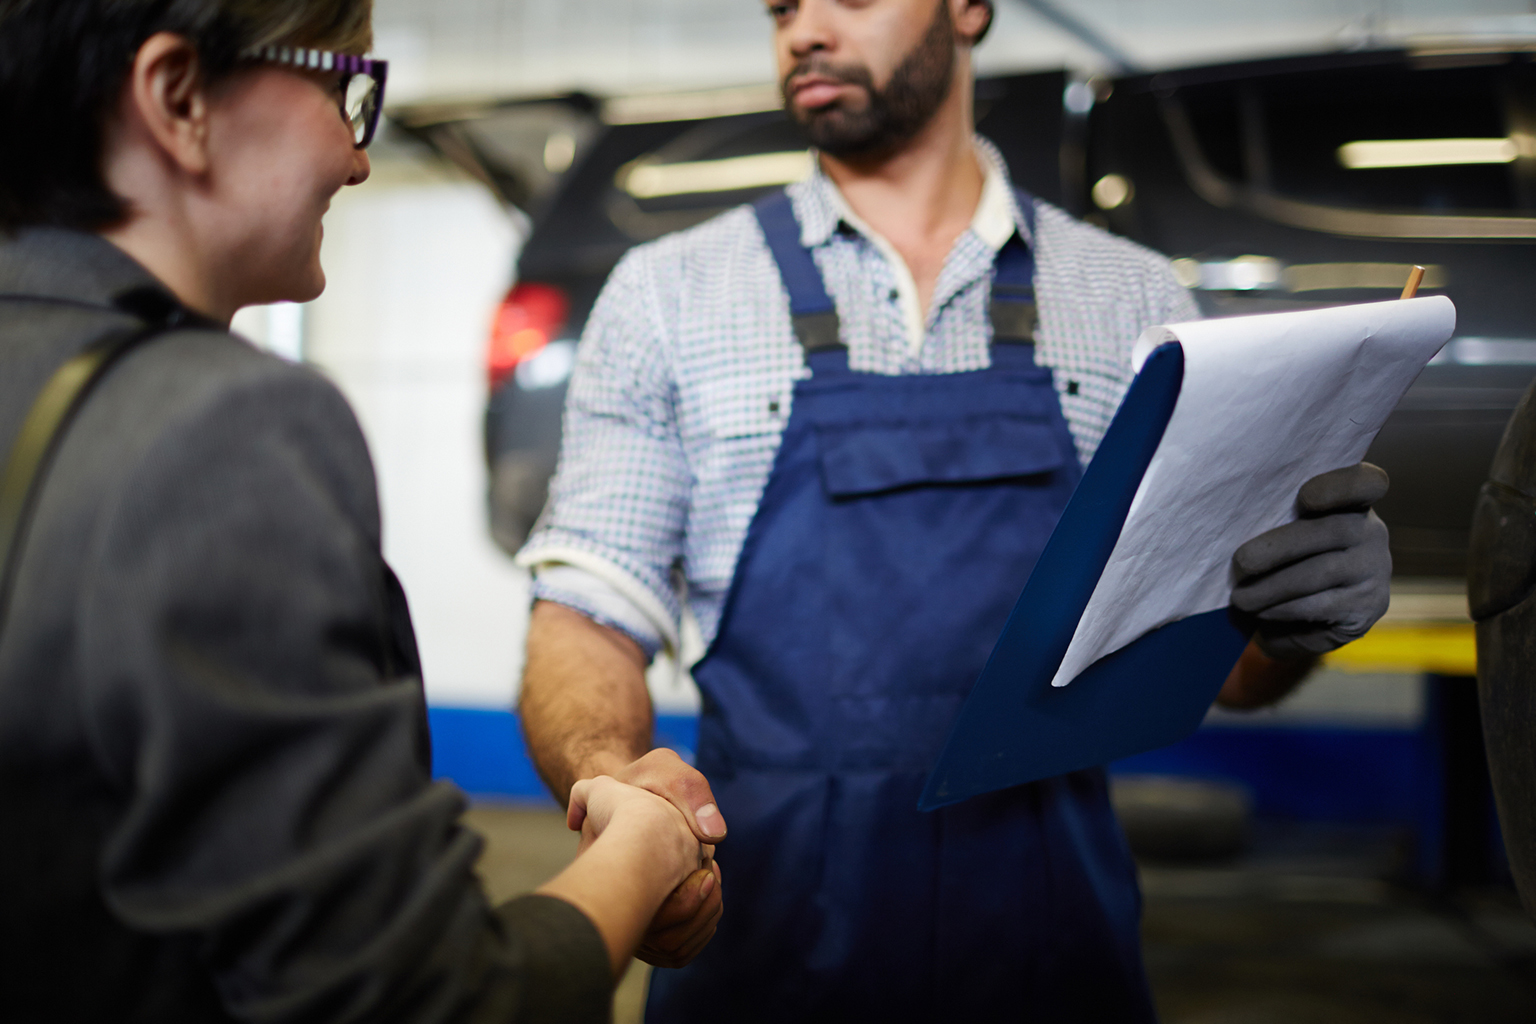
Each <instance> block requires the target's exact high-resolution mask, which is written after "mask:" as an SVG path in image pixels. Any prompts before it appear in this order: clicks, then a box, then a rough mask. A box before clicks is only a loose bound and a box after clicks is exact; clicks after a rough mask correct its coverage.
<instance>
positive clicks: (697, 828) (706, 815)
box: [612, 747, 725, 846]
mask: <svg viewBox="0 0 1536 1024" xmlns="http://www.w3.org/2000/svg"><path fill="white" fill-rule="evenodd" d="M612 774H613V777H614V778H616V779H618V780H619V781H620V782H626V783H628V784H629V785H631V786H638V787H640V788H641V789H648V790H650V791H651V792H652V793H655V794H656V795H657V796H659V797H661V798H663V799H665V800H669V801H671V803H672V806H674V807H676V808H677V809H678V810H679V811H682V812H683V818H684V819H685V820H686V821H687V822H688V826H689V827H690V828H692V829H693V834H694V835H695V836H697V837H698V840H699V842H701V843H706V844H709V845H711V846H713V845H714V844H715V843H718V842H719V841H720V840H722V839H724V838H725V819H724V818H722V817H721V816H720V808H718V807H716V806H715V794H714V793H713V792H711V791H710V788H709V780H708V779H706V778H704V776H703V775H702V774H700V773H699V771H698V769H696V768H693V767H691V766H690V765H689V764H688V763H687V762H686V761H684V760H683V759H682V758H680V757H678V756H677V754H675V753H674V752H672V751H671V750H668V749H667V748H666V747H657V748H656V749H655V750H653V751H651V752H650V753H649V754H646V755H645V756H644V757H642V758H639V759H638V760H635V761H631V762H630V763H629V764H627V765H625V766H624V767H623V768H620V769H619V770H618V771H616V772H613V773H612Z"/></svg>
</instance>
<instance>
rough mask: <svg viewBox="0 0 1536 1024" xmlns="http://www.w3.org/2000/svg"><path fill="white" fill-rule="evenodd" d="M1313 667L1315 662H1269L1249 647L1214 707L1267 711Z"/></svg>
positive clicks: (1295, 660)
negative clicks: (1216, 705)
mask: <svg viewBox="0 0 1536 1024" xmlns="http://www.w3.org/2000/svg"><path fill="white" fill-rule="evenodd" d="M1316 667H1317V659H1316V658H1296V659H1285V660H1280V659H1277V658H1271V657H1270V656H1269V655H1267V654H1265V653H1264V652H1263V651H1261V650H1259V645H1258V644H1255V643H1250V644H1249V645H1248V646H1247V647H1246V648H1244V650H1243V656H1242V657H1241V658H1239V659H1238V660H1237V664H1236V665H1234V666H1232V672H1231V673H1230V674H1229V675H1228V676H1227V681H1226V682H1225V683H1224V684H1223V685H1222V687H1221V692H1220V693H1219V694H1217V695H1216V703H1217V704H1219V705H1221V706H1222V707H1224V708H1231V709H1233V710H1236V711H1251V710H1253V709H1255V708H1262V707H1267V706H1268V705H1270V704H1273V703H1275V702H1276V701H1278V700H1280V699H1281V698H1282V697H1284V696H1285V695H1286V694H1288V693H1290V692H1291V691H1292V690H1294V689H1296V687H1297V686H1298V685H1300V683H1301V681H1302V680H1303V679H1305V678H1306V677H1307V676H1308V675H1309V674H1311V672H1312V670H1313V669H1314V668H1316Z"/></svg>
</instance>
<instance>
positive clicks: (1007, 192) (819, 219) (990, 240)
mask: <svg viewBox="0 0 1536 1024" xmlns="http://www.w3.org/2000/svg"><path fill="white" fill-rule="evenodd" d="M973 141H974V143H975V146H976V157H977V159H978V160H980V161H981V169H982V175H983V178H982V185H981V199H980V201H979V202H977V204H976V213H975V215H974V216H973V217H972V218H971V227H970V230H971V231H972V232H973V233H974V234H975V235H976V237H977V238H979V239H980V240H981V242H982V244H984V245H986V246H987V248H989V249H991V250H992V251H993V252H996V251H998V250H999V249H1001V248H1002V247H1003V246H1004V245H1006V244H1007V242H1008V239H1010V238H1012V237H1013V235H1014V233H1015V232H1017V233H1018V234H1019V237H1020V238H1022V239H1023V240H1024V243H1025V244H1026V245H1029V244H1032V242H1033V239H1032V238H1031V237H1030V232H1029V224H1028V222H1027V221H1025V219H1024V216H1023V213H1022V211H1021V210H1020V209H1019V204H1018V196H1017V194H1016V193H1015V192H1014V190H1013V188H1012V186H1011V185H1010V184H1009V178H1008V165H1007V163H1006V162H1004V160H1003V155H1002V154H1001V153H999V152H998V150H997V147H996V146H994V145H993V144H992V143H991V141H989V140H987V139H985V138H982V137H981V136H980V135H977V136H974V139H973ZM789 192H790V198H791V199H792V200H793V201H794V205H795V216H796V217H797V218H798V219H799V221H800V244H801V245H803V246H805V247H806V248H807V249H812V248H815V247H816V246H818V245H824V244H825V243H826V242H827V240H828V239H830V238H831V237H832V234H833V232H835V231H836V230H837V227H838V225H839V224H846V225H848V226H849V227H850V228H852V229H853V230H855V231H857V232H859V233H860V234H862V235H864V236H865V237H867V238H873V237H875V232H874V229H872V228H871V227H870V226H869V225H868V224H866V223H864V221H863V219H862V218H861V217H859V215H858V214H856V213H854V212H853V209H852V208H851V207H850V206H849V205H848V201H847V200H846V199H844V198H843V193H842V192H841V191H840V190H839V189H838V187H837V186H836V185H835V184H834V183H833V182H832V179H831V178H829V177H827V175H826V173H825V172H824V171H823V170H822V169H821V163H820V161H818V160H814V159H813V160H812V161H811V175H810V177H809V178H807V179H806V180H805V181H803V182H800V183H798V184H795V185H791V186H790V188H789Z"/></svg>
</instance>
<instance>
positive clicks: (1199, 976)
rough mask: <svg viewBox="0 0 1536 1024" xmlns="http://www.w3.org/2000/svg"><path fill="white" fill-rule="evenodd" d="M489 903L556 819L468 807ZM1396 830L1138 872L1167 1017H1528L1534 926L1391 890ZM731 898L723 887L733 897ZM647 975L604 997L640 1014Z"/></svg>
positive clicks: (545, 855)
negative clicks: (480, 840) (481, 841)
mask: <svg viewBox="0 0 1536 1024" xmlns="http://www.w3.org/2000/svg"><path fill="white" fill-rule="evenodd" d="M469 820H470V823H471V825H473V827H475V828H476V829H478V830H479V831H480V832H481V833H483V834H484V835H485V836H486V839H487V840H488V842H487V847H486V851H485V855H484V857H483V858H482V860H481V863H480V870H481V873H482V875H483V877H484V879H485V884H486V888H487V889H488V891H489V892H490V894H491V896H492V897H493V898H494V899H496V900H502V899H506V898H508V897H510V896H513V895H516V894H518V893H521V892H527V891H528V890H530V889H532V888H534V887H535V886H537V885H538V884H539V883H540V882H542V881H543V880H544V879H546V878H548V877H550V876H551V875H553V874H555V873H556V872H558V871H559V870H560V868H561V867H563V866H564V865H565V864H566V863H567V862H568V861H569V859H570V857H571V856H572V854H574V852H575V837H574V836H572V835H571V834H570V833H569V832H567V831H566V830H565V822H564V819H563V816H562V815H560V814H558V813H557V812H554V811H551V810H548V809H545V808H521V807H509V806H498V805H492V804H480V805H477V806H476V807H475V808H474V809H473V810H472V811H471V812H470V815H469ZM1399 861H1400V847H1399V845H1398V844H1397V842H1396V837H1394V836H1392V835H1390V834H1387V833H1383V832H1380V831H1376V830H1363V829H1347V828H1330V829H1321V828H1315V827H1314V828H1303V827H1295V826H1284V825H1278V824H1269V825H1265V824H1262V823H1261V825H1260V826H1259V827H1258V828H1257V829H1256V830H1255V833H1254V841H1253V844H1252V848H1251V850H1250V852H1249V853H1248V854H1247V855H1246V856H1244V857H1243V858H1242V859H1241V860H1239V861H1236V862H1231V863H1227V864H1221V865H1206V866H1188V865H1168V864H1161V865H1154V864H1145V865H1143V866H1142V885H1143V888H1144V890H1145V893H1146V917H1145V937H1146V953H1147V966H1148V970H1149V971H1150V973H1151V976H1152V986H1153V989H1154V990H1155V991H1156V993H1157V1000H1158V1005H1159V1008H1160V1009H1161V1011H1162V1016H1163V1021H1164V1024H1367V1022H1369V1024H1377V1022H1380V1024H1462V1022H1466V1024H1473V1022H1476V1024H1505V1022H1509V1024H1515V1022H1519V1024H1531V1022H1532V1021H1536V925H1532V924H1531V922H1530V921H1529V920H1528V919H1527V918H1526V917H1525V916H1524V915H1523V914H1522V913H1521V911H1520V909H1519V907H1518V905H1517V904H1516V903H1515V902H1514V900H1513V896H1512V894H1510V893H1507V892H1504V891H1502V890H1487V891H1472V892H1464V893H1459V894H1457V895H1455V896H1454V897H1449V898H1445V899H1439V900H1431V899H1427V898H1425V897H1422V896H1420V895H1417V894H1415V893H1412V892H1410V891H1408V890H1406V889H1403V888H1401V887H1398V886H1395V885H1393V884H1391V883H1389V882H1388V881H1386V879H1388V878H1390V877H1392V875H1393V873H1394V871H1395V870H1396V867H1397V865H1398V863H1399ZM727 899H729V892H727ZM646 973H647V969H646V968H645V967H644V965H642V964H636V965H635V968H634V969H632V970H631V971H630V972H629V975H628V976H627V977H626V978H625V980H624V983H623V985H621V986H620V988H619V991H618V994H617V996H616V998H615V1002H614V1020H615V1022H616V1024H631V1022H636V1021H639V1020H640V1014H641V1007H642V1005H643V1001H644V991H645V982H646Z"/></svg>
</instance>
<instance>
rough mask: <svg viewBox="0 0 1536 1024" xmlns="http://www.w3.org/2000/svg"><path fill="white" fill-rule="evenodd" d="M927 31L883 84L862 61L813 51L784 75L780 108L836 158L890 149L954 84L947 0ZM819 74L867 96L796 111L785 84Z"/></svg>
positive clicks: (929, 116) (919, 125) (922, 122)
mask: <svg viewBox="0 0 1536 1024" xmlns="http://www.w3.org/2000/svg"><path fill="white" fill-rule="evenodd" d="M937 6H938V10H937V12H936V13H935V14H934V18H933V22H932V23H931V24H930V25H929V26H928V31H927V32H925V33H924V34H923V38H922V39H920V40H919V41H918V43H917V45H916V46H915V47H913V49H912V52H911V53H909V54H907V56H906V57H905V58H903V59H902V62H901V63H900V64H898V65H897V66H896V70H895V71H893V72H892V73H891V80H890V81H889V82H888V83H886V86H885V88H884V89H876V88H875V86H874V80H873V78H872V77H871V76H870V73H869V68H867V67H865V66H864V65H862V64H845V65H838V64H833V63H831V62H830V61H827V60H824V59H820V58H818V57H816V56H814V55H813V56H812V57H810V58H808V59H806V60H803V61H801V62H800V63H799V64H796V65H795V67H794V69H793V70H791V71H790V73H789V74H787V75H785V76H784V81H783V82H782V83H781V91H782V94H783V96H784V109H785V110H787V111H788V112H789V116H790V117H792V118H794V120H795V121H796V123H798V124H799V125H800V127H801V128H802V129H804V131H805V134H806V137H807V138H808V139H809V140H810V142H811V145H813V146H815V147H816V148H817V149H819V150H821V151H822V152H824V153H829V154H831V155H832V156H835V157H873V156H881V155H884V154H886V153H889V152H892V151H893V150H895V149H897V148H898V147H900V146H901V144H902V143H904V142H906V141H908V140H909V139H911V138H913V137H914V136H915V135H917V133H918V132H920V131H922V130H923V128H924V127H925V126H926V125H927V124H928V122H929V121H931V120H933V115H934V114H935V113H936V112H937V111H938V109H939V107H940V106H942V105H943V103H944V101H945V100H946V99H948V98H949V91H950V89H951V88H953V86H954V72H955V26H954V24H953V22H951V21H950V17H949V4H947V3H945V2H943V0H940V3H939V4H938V5H937ZM807 74H814V75H820V76H823V77H826V78H829V79H832V80H833V81H837V82H843V83H846V84H848V85H856V86H859V87H860V88H862V89H863V90H864V94H865V95H866V96H868V97H869V101H868V102H867V103H866V104H865V105H864V106H863V107H862V108H859V109H850V108H849V107H848V106H847V105H846V103H845V102H844V101H843V100H841V99H839V100H836V101H834V102H833V103H830V104H828V105H827V106H825V107H819V108H817V109H815V110H801V109H798V108H796V107H795V105H794V104H793V102H791V99H790V93H789V83H790V81H791V80H792V79H794V78H795V77H797V76H800V75H807Z"/></svg>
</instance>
